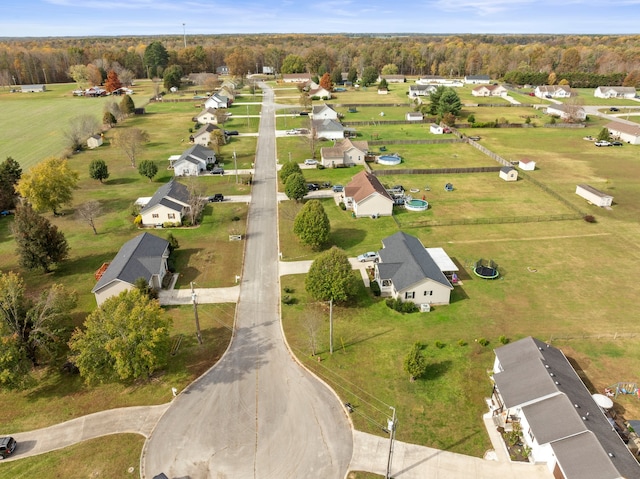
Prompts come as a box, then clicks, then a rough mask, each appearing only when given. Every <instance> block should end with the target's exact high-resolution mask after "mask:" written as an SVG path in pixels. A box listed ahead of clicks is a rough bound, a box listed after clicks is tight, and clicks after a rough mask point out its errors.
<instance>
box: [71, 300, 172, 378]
mask: <svg viewBox="0 0 640 479" xmlns="http://www.w3.org/2000/svg"><path fill="white" fill-rule="evenodd" d="M170 326H171V319H170V318H169V317H168V316H167V314H166V313H165V312H164V311H163V310H162V308H161V307H160V304H159V303H158V301H156V300H152V299H149V297H148V296H146V295H145V294H143V293H141V292H140V290H138V289H137V288H133V289H131V290H127V291H123V292H121V293H120V294H119V295H118V296H113V297H111V298H108V299H107V300H106V301H105V302H104V303H102V305H101V306H100V307H99V308H98V309H96V310H94V311H93V312H92V313H91V314H89V316H87V319H86V320H85V323H84V329H83V330H81V329H76V330H75V331H74V333H73V335H72V337H71V340H70V341H69V347H70V349H71V353H72V358H73V362H74V364H75V365H76V366H77V367H78V369H79V370H80V375H81V376H82V377H83V378H84V379H85V381H86V382H87V383H89V384H91V383H95V382H106V381H112V380H121V381H127V380H135V379H139V378H146V379H148V378H150V377H151V375H152V374H153V373H154V372H155V371H157V370H158V369H161V368H162V367H164V366H165V365H166V364H167V359H168V356H169V350H170V347H171V341H170V335H169V328H170Z"/></svg>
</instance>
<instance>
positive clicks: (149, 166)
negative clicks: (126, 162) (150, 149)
mask: <svg viewBox="0 0 640 479" xmlns="http://www.w3.org/2000/svg"><path fill="white" fill-rule="evenodd" d="M138 173H140V174H141V175H142V176H146V177H147V178H149V181H152V180H153V177H154V176H156V174H157V173H158V165H156V164H155V163H154V162H153V161H151V160H142V161H141V162H140V164H139V165H138Z"/></svg>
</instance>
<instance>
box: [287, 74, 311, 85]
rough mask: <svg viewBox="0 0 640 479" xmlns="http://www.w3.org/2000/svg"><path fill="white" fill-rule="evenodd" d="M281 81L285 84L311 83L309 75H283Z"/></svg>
mask: <svg viewBox="0 0 640 479" xmlns="http://www.w3.org/2000/svg"><path fill="white" fill-rule="evenodd" d="M282 81H283V82H285V83H306V82H309V81H311V74H310V73H284V74H283V75H282Z"/></svg>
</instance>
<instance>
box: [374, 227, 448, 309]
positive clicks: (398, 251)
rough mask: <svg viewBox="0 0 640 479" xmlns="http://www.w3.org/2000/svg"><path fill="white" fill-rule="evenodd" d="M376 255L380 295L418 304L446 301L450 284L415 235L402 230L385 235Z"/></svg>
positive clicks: (444, 302)
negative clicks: (377, 257)
mask: <svg viewBox="0 0 640 479" xmlns="http://www.w3.org/2000/svg"><path fill="white" fill-rule="evenodd" d="M445 255H446V253H445ZM378 256H379V258H380V259H379V261H378V262H377V263H376V264H375V279H376V281H377V282H378V284H379V285H380V290H381V293H382V295H383V296H391V297H393V298H395V299H401V300H402V301H406V302H412V303H415V304H416V305H418V306H421V305H423V304H424V305H429V306H428V307H430V306H431V305H442V304H449V301H450V299H451V291H452V290H453V286H452V285H451V283H450V282H449V280H448V279H447V277H446V276H445V274H444V272H443V271H442V270H441V268H440V266H439V265H438V263H437V262H436V261H435V260H434V259H433V258H432V256H431V254H430V253H429V251H428V250H427V249H426V248H425V247H424V245H423V244H422V243H421V242H420V240H419V239H418V238H416V237H415V236H411V235H408V234H407V233H404V232H402V231H400V232H398V233H395V234H394V235H391V236H388V237H387V238H385V239H383V240H382V249H381V250H380V251H378ZM447 258H448V257H447ZM449 263H453V262H452V261H451V260H450V259H449Z"/></svg>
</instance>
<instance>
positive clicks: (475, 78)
mask: <svg viewBox="0 0 640 479" xmlns="http://www.w3.org/2000/svg"><path fill="white" fill-rule="evenodd" d="M464 82H465V83H466V84H467V85H486V84H488V83H491V77H490V76H489V75H467V76H465V77H464Z"/></svg>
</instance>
